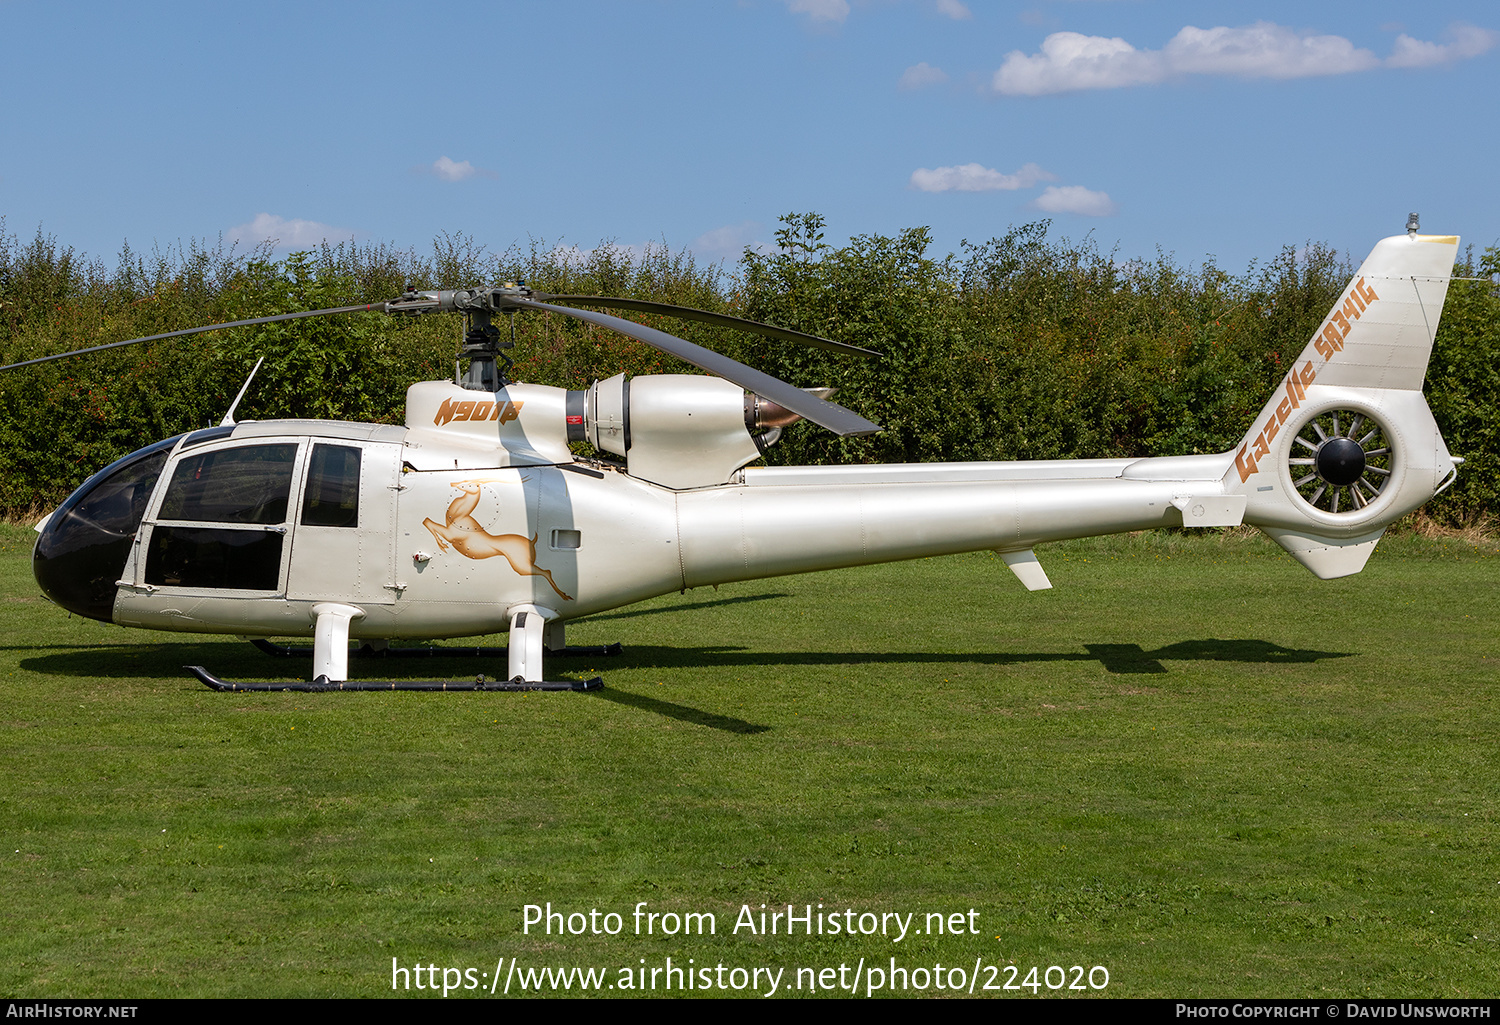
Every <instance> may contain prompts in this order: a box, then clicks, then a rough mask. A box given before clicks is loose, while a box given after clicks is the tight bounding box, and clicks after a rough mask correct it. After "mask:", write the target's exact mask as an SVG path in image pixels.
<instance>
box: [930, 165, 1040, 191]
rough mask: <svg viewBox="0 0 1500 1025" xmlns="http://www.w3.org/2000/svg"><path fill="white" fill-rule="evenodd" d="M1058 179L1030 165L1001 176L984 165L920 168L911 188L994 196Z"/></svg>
mask: <svg viewBox="0 0 1500 1025" xmlns="http://www.w3.org/2000/svg"><path fill="white" fill-rule="evenodd" d="M1056 180H1057V175H1055V174H1052V173H1050V172H1048V171H1044V170H1042V168H1040V167H1038V166H1037V165H1036V164H1027V165H1026V166H1024V167H1022V168H1021V169H1020V170H1019V171H1017V172H1016V173H1015V174H1001V173H1000V172H999V171H996V170H994V169H993V168H989V167H984V166H983V165H980V164H960V165H958V166H957V167H934V168H932V169H931V170H929V169H927V168H925V167H919V168H917V169H916V170H915V171H913V172H912V173H911V182H910V187H911V188H914V189H916V190H917V191H918V192H994V191H996V190H1001V189H1003V190H1005V191H1013V190H1015V189H1029V188H1031V187H1032V186H1033V185H1035V184H1036V183H1037V182H1041V181H1056Z"/></svg>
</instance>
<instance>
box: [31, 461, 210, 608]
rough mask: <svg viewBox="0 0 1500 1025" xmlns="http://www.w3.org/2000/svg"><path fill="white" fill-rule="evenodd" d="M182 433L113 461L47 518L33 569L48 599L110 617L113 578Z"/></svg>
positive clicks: (41, 529) (117, 575)
mask: <svg viewBox="0 0 1500 1025" xmlns="http://www.w3.org/2000/svg"><path fill="white" fill-rule="evenodd" d="M181 437H182V435H180V434H179V435H177V436H176V437H173V438H168V439H166V440H165V441H158V442H157V443H156V444H154V445H148V446H147V447H146V448H143V449H141V450H140V451H138V452H132V453H131V454H130V455H128V456H126V457H125V458H123V459H119V460H116V461H115V462H113V463H110V464H109V465H108V466H106V467H105V468H104V469H102V470H100V471H99V472H98V473H96V474H94V475H93V476H92V477H90V478H89V479H88V480H86V481H84V482H83V485H82V486H81V487H80V488H79V489H78V490H77V491H75V492H73V494H72V495H70V496H69V497H68V499H67V501H65V502H63V504H62V505H60V506H58V507H57V509H55V510H54V511H53V512H52V514H51V515H50V516H48V517H47V518H46V520H44V521H43V523H42V525H41V527H40V528H39V531H40V534H41V536H40V537H38V538H37V542H36V548H35V549H34V550H33V551H32V554H31V569H32V572H33V573H34V574H35V575H36V581H37V583H38V584H41V585H42V590H43V591H44V592H45V593H46V595H47V597H49V598H51V599H52V600H53V601H55V602H56V603H57V604H58V605H61V606H62V607H63V608H65V609H67V610H68V611H69V612H73V613H76V614H77V615H80V616H87V617H88V618H90V619H100V620H103V621H104V622H106V623H107V622H109V621H110V611H111V610H112V609H113V608H114V604H115V581H117V580H119V579H120V574H121V572H122V571H123V570H124V568H125V560H126V559H127V558H128V557H129V555H130V545H131V543H132V542H133V541H134V539H135V532H136V531H137V530H139V529H140V526H141V519H142V517H144V516H145V515H146V504H147V503H148V502H149V501H150V500H151V493H152V491H154V490H155V488H156V481H157V479H158V478H159V477H160V476H161V471H162V468H163V467H165V466H166V465H167V456H169V455H170V454H171V452H172V449H173V448H174V447H175V446H176V445H177V442H178V440H179V439H180V438H181Z"/></svg>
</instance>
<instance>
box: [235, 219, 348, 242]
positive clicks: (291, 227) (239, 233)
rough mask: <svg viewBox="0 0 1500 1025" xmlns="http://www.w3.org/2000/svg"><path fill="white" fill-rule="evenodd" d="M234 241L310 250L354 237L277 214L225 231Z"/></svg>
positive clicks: (346, 231) (341, 230)
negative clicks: (270, 243)
mask: <svg viewBox="0 0 1500 1025" xmlns="http://www.w3.org/2000/svg"><path fill="white" fill-rule="evenodd" d="M225 234H227V235H228V236H229V240H230V241H231V242H242V243H245V244H248V245H258V244H260V243H262V242H275V243H276V248H277V249H308V248H310V247H312V246H315V245H318V244H319V243H321V242H348V241H351V240H352V239H353V238H354V234H355V233H354V231H352V230H351V229H349V228H335V227H334V226H333V225H331V224H320V223H319V222H317V221H304V220H301V219H300V218H294V219H292V220H287V219H286V218H285V217H281V216H279V215H277V214H256V215H255V217H254V219H253V220H251V221H249V222H247V223H245V224H237V225H235V226H234V227H233V228H230V229H229V231H228V232H226V233H225Z"/></svg>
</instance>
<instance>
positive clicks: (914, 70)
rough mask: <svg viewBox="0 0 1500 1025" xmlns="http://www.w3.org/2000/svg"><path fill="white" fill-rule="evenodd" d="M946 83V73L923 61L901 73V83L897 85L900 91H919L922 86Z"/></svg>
mask: <svg viewBox="0 0 1500 1025" xmlns="http://www.w3.org/2000/svg"><path fill="white" fill-rule="evenodd" d="M946 81H948V74H947V72H945V71H944V70H943V69H942V68H935V67H933V66H932V65H931V64H928V63H927V62H926V61H923V62H922V63H920V64H913V65H912V66H911V67H909V68H907V69H906V70H905V71H903V72H902V73H901V81H900V82H899V83H897V84H898V85H899V86H900V87H901V88H902V89H921V88H922V87H923V86H928V85H940V84H942V83H943V82H946Z"/></svg>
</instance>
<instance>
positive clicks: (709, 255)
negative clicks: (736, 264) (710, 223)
mask: <svg viewBox="0 0 1500 1025" xmlns="http://www.w3.org/2000/svg"><path fill="white" fill-rule="evenodd" d="M760 228H761V226H760V222H759V221H742V222H740V223H739V224H726V225H724V227H722V228H715V229H714V230H713V231H705V232H704V233H703V234H701V235H699V236H698V237H697V238H695V239H693V241H692V242H690V243H689V244H688V249H690V250H692V251H693V253H694V254H695V255H697V256H701V257H704V258H705V259H709V260H738V259H739V258H740V255H741V254H742V253H744V251H745V247H746V246H749V247H750V248H751V249H754V250H755V251H757V252H767V251H769V250H770V248H771V247H770V246H769V245H767V244H766V243H764V242H761V241H759V240H758V239H757V238H756V236H757V235H759V234H760Z"/></svg>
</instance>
